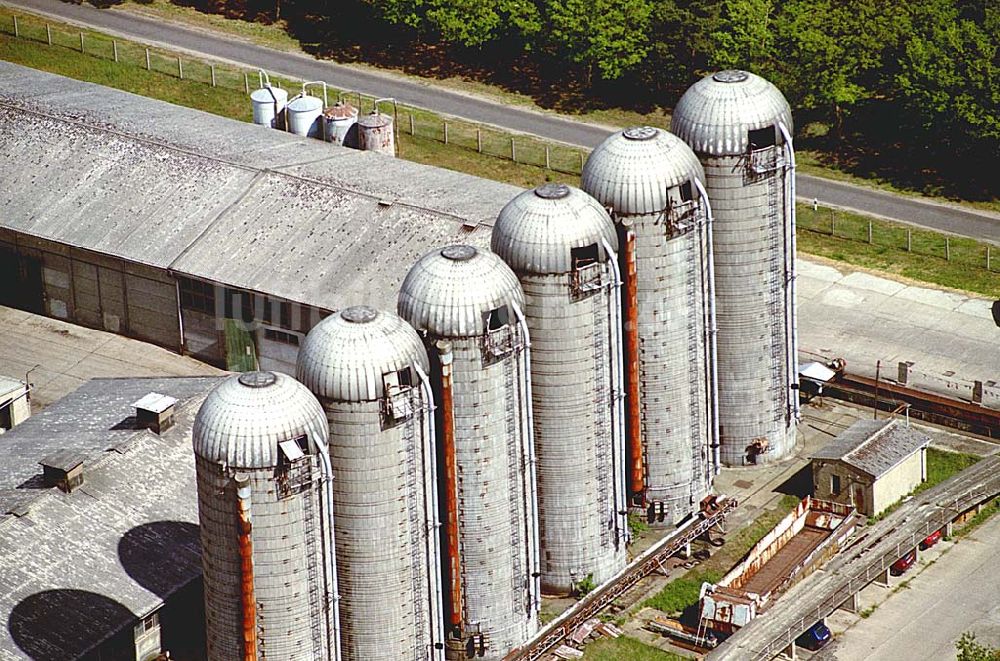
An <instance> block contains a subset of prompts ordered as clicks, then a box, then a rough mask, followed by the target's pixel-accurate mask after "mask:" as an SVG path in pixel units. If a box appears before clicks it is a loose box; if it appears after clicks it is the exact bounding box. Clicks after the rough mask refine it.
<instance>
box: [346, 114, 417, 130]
mask: <svg viewBox="0 0 1000 661" xmlns="http://www.w3.org/2000/svg"><path fill="white" fill-rule="evenodd" d="M358 111H359V112H360V111H361V109H360V108H358ZM410 135H416V126H415V125H414V123H413V113H412V112H411V113H410Z"/></svg>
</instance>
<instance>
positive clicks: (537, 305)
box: [518, 264, 625, 593]
mask: <svg viewBox="0 0 1000 661" xmlns="http://www.w3.org/2000/svg"><path fill="white" fill-rule="evenodd" d="M599 268H601V269H602V270H603V271H604V272H603V274H602V276H603V277H602V282H603V283H608V282H610V281H611V280H612V277H611V275H610V274H609V273H608V272H607V271H608V266H607V265H606V264H605V265H602V266H600V267H599ZM518 277H519V279H520V281H521V286H522V288H523V289H524V294H525V311H524V312H525V319H526V321H527V324H528V328H529V330H530V333H531V391H532V401H533V402H534V428H535V448H536V452H535V454H536V457H537V464H536V473H537V476H538V518H539V542H540V546H541V563H540V564H541V572H542V577H541V578H542V587H543V588H544V589H545V590H546V591H549V592H554V593H566V592H569V591H570V590H572V589H573V587H574V583H575V582H579V581H581V580H584V579H586V578H587V576H588V575H593V580H594V582H595V583H597V584H600V583H603V582H604V581H606V580H607V579H609V578H611V576H612V575H613V574H614V573H615V572H617V571H618V570H619V569H621V568H622V567H624V566H625V540H624V539H623V538H621V537H619V535H621V534H624V532H625V531H623V530H619V528H620V526H619V525H617V524H616V518H617V513H616V502H615V494H616V488H618V486H619V483H620V480H621V478H620V477H619V476H618V475H617V474H616V472H617V471H622V470H623V461H624V457H618V458H615V457H614V452H615V451H616V448H615V444H614V437H613V427H612V417H611V407H612V404H613V400H612V397H613V388H612V360H617V358H612V356H613V354H614V344H613V338H612V337H611V332H610V329H611V328H612V326H611V323H612V321H611V319H610V317H611V301H610V300H609V299H610V298H611V292H610V290H609V289H608V287H607V286H602V287H600V288H599V289H596V290H594V291H590V292H584V293H574V291H573V287H572V284H571V278H572V275H571V274H557V275H526V274H520V275H519V276H518ZM613 323H618V320H617V319H615V320H614V322H613Z"/></svg>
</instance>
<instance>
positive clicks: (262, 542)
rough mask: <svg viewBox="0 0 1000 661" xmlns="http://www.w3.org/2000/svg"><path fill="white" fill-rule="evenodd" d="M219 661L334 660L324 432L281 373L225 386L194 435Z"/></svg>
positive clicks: (322, 420) (299, 388)
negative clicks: (263, 660) (262, 660)
mask: <svg viewBox="0 0 1000 661" xmlns="http://www.w3.org/2000/svg"><path fill="white" fill-rule="evenodd" d="M192 436H193V443H194V452H195V467H196V472H197V481H198V514H199V521H200V523H201V542H202V549H203V552H202V565H203V569H204V582H205V619H206V631H207V640H208V645H207V647H208V658H209V659H210V660H211V661H223V660H225V661H231V660H232V659H243V658H258V655H262V654H263V650H265V649H266V650H267V654H268V656H274V657H277V658H282V659H301V660H302V661H306V660H311V659H334V658H336V649H337V637H338V632H337V613H336V605H335V604H336V601H335V596H336V594H337V585H336V580H335V579H334V578H333V556H332V548H333V545H334V539H333V530H332V527H331V526H330V525H329V522H330V519H329V516H330V503H331V501H330V493H329V477H330V474H329V468H330V466H329V455H328V453H327V436H328V432H327V425H326V417H325V416H324V415H323V409H322V408H321V407H320V404H319V402H318V401H316V398H315V397H313V395H312V394H311V393H310V392H309V391H308V390H307V389H306V388H305V387H304V386H303V385H302V384H300V383H298V382H297V381H295V379H293V378H292V377H290V376H286V375H284V374H281V373H279V372H246V373H244V374H240V375H234V376H232V377H230V378H228V379H226V380H225V381H223V382H222V383H221V384H219V385H218V386H217V387H216V388H215V389H214V390H213V391H212V392H211V393H209V395H208V397H206V398H205V401H204V402H203V403H202V406H201V408H200V409H199V411H198V415H197V416H196V417H195V421H194V428H193V432H192Z"/></svg>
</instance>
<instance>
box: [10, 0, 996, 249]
mask: <svg viewBox="0 0 1000 661" xmlns="http://www.w3.org/2000/svg"><path fill="white" fill-rule="evenodd" d="M2 3H3V4H6V5H9V6H12V7H21V8H23V9H27V10H30V11H35V12H40V13H45V14H50V15H52V16H55V17H58V18H60V19H62V20H65V21H69V22H75V23H79V24H84V25H88V26H93V27H94V28H98V29H100V30H102V31H105V32H108V33H111V34H115V35H119V36H122V37H128V38H132V39H135V40H138V41H144V42H149V43H153V44H159V45H164V46H169V47H172V48H175V49H182V50H186V51H190V52H192V53H198V54H203V55H207V56H210V57H214V58H220V59H224V60H229V61H231V62H236V63H241V64H245V65H249V66H252V67H257V68H263V69H265V70H267V71H270V72H274V73H279V74H283V75H287V76H290V77H295V78H301V79H305V80H326V81H327V82H328V83H330V84H332V85H334V86H337V87H340V88H343V89H351V90H356V91H360V92H364V93H365V94H371V95H375V96H392V97H395V98H396V99H397V100H398V101H400V102H401V103H406V104H409V105H414V106H419V107H422V108H427V109H431V110H434V111H437V112H442V113H446V114H449V115H454V116H457V117H464V118H467V119H470V120H474V121H477V122H484V123H487V124H494V125H496V126H501V127H505V128H507V129H511V130H514V131H519V132H522V133H530V134H534V135H538V136H542V137H545V138H549V139H552V140H559V141H562V142H566V143H569V144H574V145H581V146H585V147H594V146H596V145H597V144H599V143H600V142H601V141H602V140H603V139H604V138H605V137H606V136H607V134H608V129H607V127H601V126H595V125H592V124H586V123H583V122H578V121H574V120H572V119H566V118H562V117H558V116H554V115H550V114H546V113H541V112H535V111H531V110H527V109H523V108H516V107H511V106H505V105H503V104H501V103H496V102H493V101H489V100H485V99H481V98H476V97H472V96H468V95H465V94H460V93H457V92H452V91H449V90H446V89H441V88H437V87H433V86H431V85H430V84H427V83H421V82H415V81H413V80H411V79H406V78H402V77H397V76H391V75H387V74H380V73H373V72H369V71H365V70H362V69H357V68H353V67H347V66H342V65H338V64H335V63H333V62H330V61H320V60H315V59H313V58H311V57H308V56H303V55H296V54H293V53H284V52H281V51H276V50H272V49H269V48H264V47H261V46H255V45H253V44H249V43H246V42H241V41H229V40H226V39H220V38H218V37H217V36H215V35H213V34H211V33H208V32H200V31H197V30H190V29H185V28H183V27H179V26H177V25H175V24H171V23H163V22H158V21H155V20H151V19H147V18H143V17H139V16H134V15H132V14H127V13H124V12H121V11H115V10H101V9H95V8H94V7H92V6H90V5H85V4H83V5H76V4H71V3H67V2H61V1H60V0H2ZM797 181H798V195H799V197H800V199H805V200H813V199H817V200H819V202H820V203H821V204H823V205H829V206H836V207H841V208H845V209H853V210H857V211H861V212H865V213H870V214H874V215H876V216H882V217H885V218H891V219H895V220H899V221H903V222H907V223H912V224H914V225H920V226H923V227H928V228H932V229H935V230H939V231H944V232H950V233H953V234H959V235H963V236H971V237H976V238H981V239H987V240H989V241H993V242H996V243H1000V214H987V213H977V212H975V211H968V210H965V209H960V208H956V207H953V206H948V205H941V204H935V203H930V202H925V201H921V200H919V199H914V198H909V197H902V196H897V195H893V194H889V193H882V192H879V191H875V190H871V189H867V188H863V187H859V186H852V185H848V184H842V183H838V182H833V181H829V180H825V179H820V178H817V177H811V176H808V175H801V174H800V175H799V176H798V178H797Z"/></svg>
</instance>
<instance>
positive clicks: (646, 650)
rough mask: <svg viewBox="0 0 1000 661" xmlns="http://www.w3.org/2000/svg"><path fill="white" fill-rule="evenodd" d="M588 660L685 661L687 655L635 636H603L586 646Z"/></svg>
mask: <svg viewBox="0 0 1000 661" xmlns="http://www.w3.org/2000/svg"><path fill="white" fill-rule="evenodd" d="M583 658H584V659H585V660H586V661H684V659H685V657H683V656H680V655H678V654H671V653H670V652H664V651H663V650H660V649H657V648H655V647H650V646H649V645H646V644H645V643H642V642H640V641H638V640H636V639H634V638H629V637H627V636H621V637H620V638H602V639H601V640H596V641H594V642H592V643H590V644H589V645H587V647H586V648H584V655H583Z"/></svg>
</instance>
